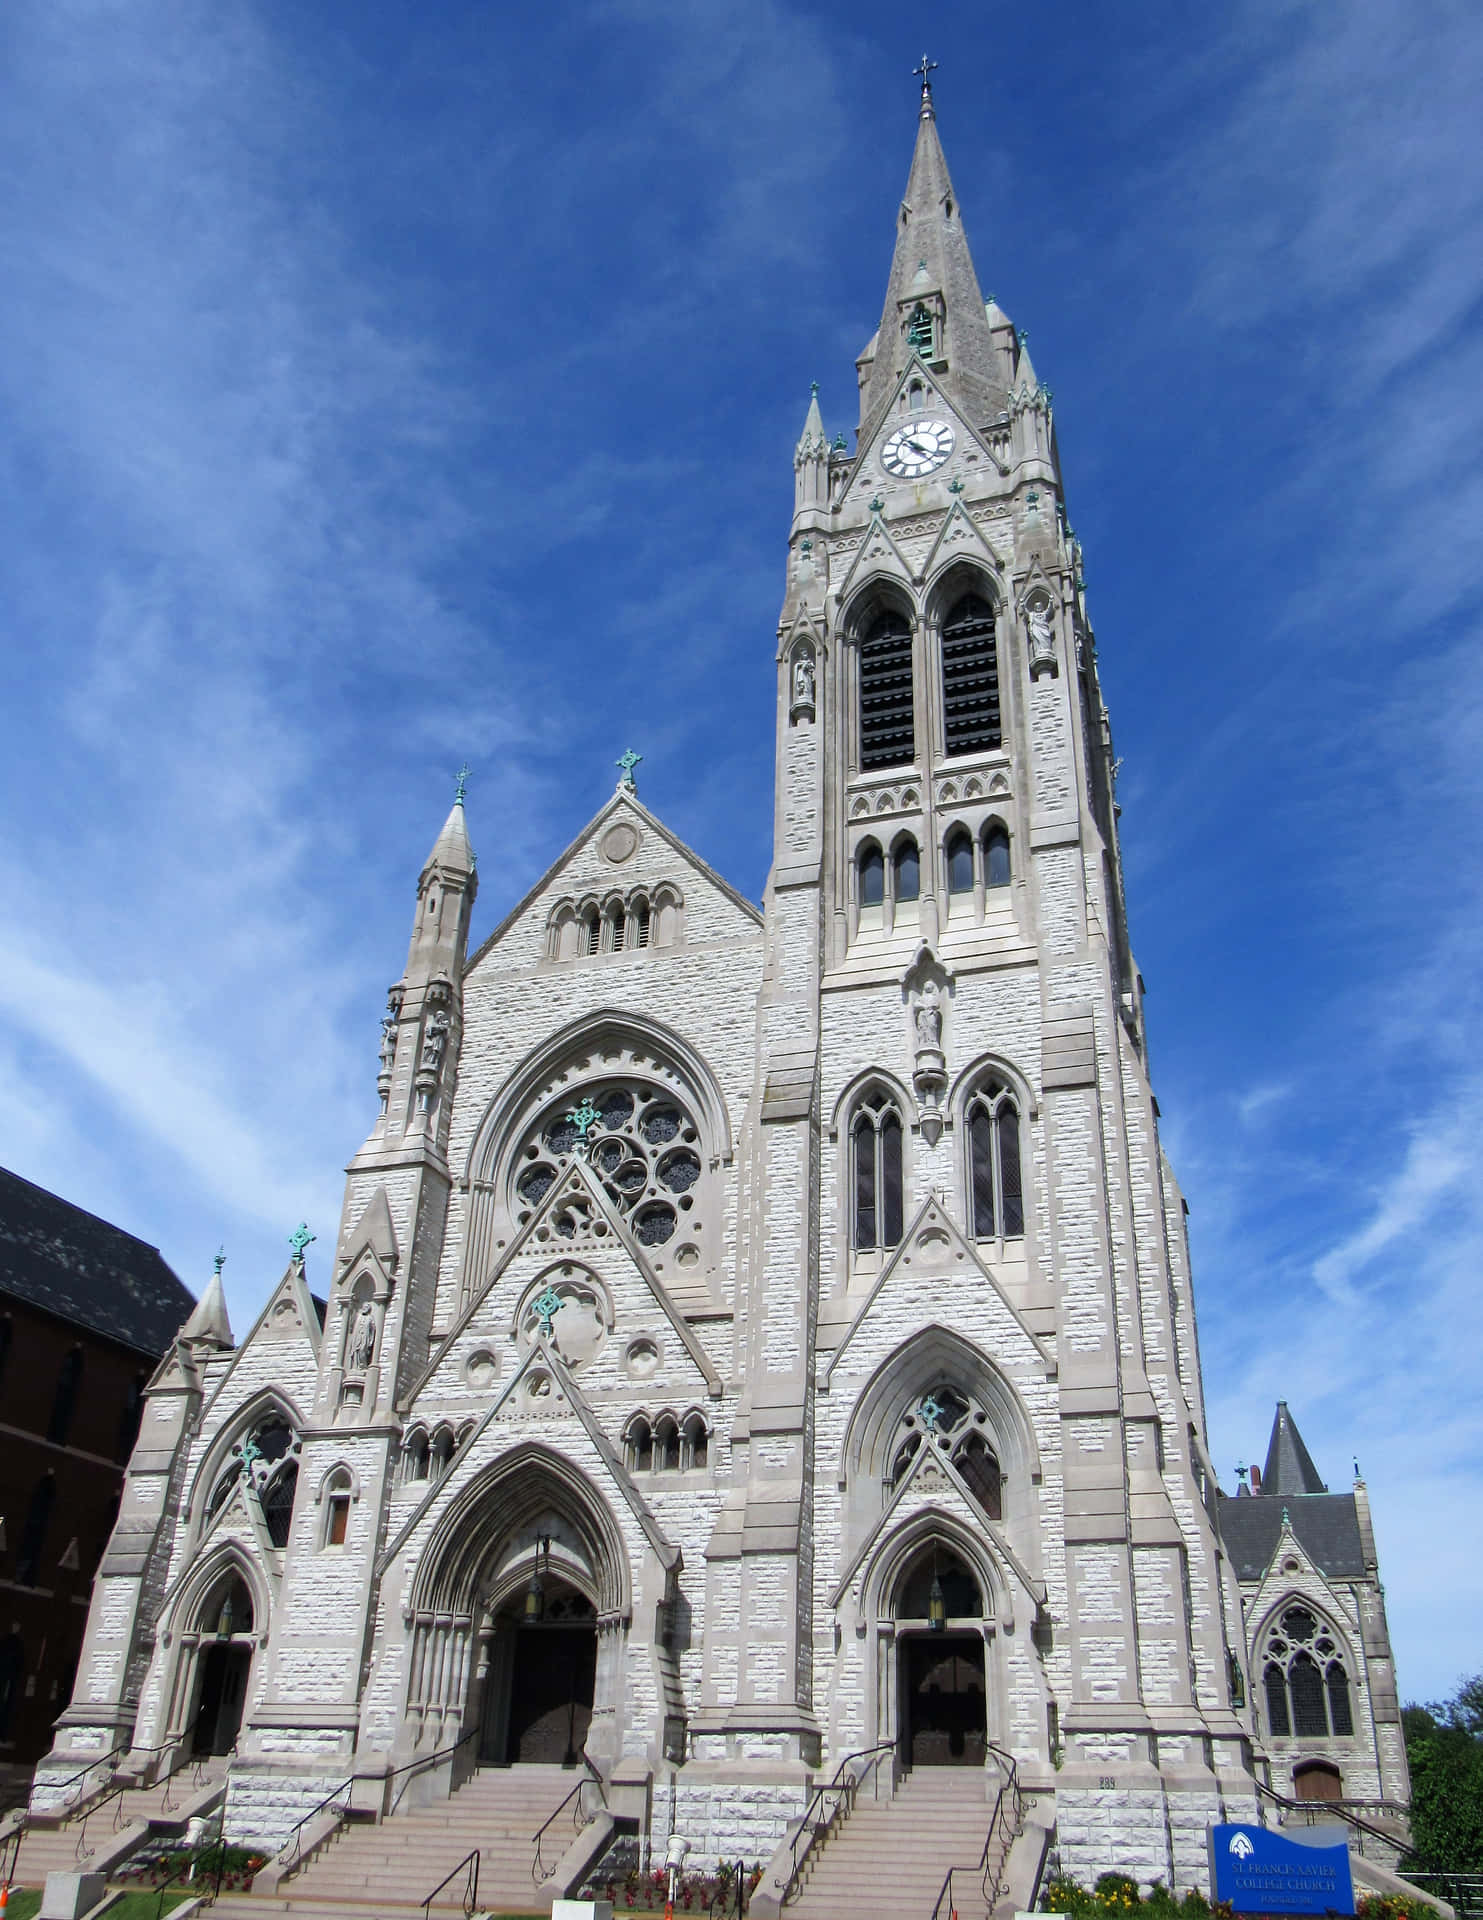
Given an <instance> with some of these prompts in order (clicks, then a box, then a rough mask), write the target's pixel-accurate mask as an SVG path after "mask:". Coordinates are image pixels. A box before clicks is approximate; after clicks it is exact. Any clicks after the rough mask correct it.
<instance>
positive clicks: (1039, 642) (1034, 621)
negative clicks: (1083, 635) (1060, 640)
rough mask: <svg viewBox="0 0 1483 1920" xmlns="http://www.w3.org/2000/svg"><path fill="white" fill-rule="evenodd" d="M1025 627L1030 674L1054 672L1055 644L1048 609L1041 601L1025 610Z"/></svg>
mask: <svg viewBox="0 0 1483 1920" xmlns="http://www.w3.org/2000/svg"><path fill="white" fill-rule="evenodd" d="M1025 626H1026V627H1027V629H1028V630H1029V635H1030V672H1031V673H1032V674H1039V673H1042V672H1044V671H1045V670H1046V669H1047V668H1049V670H1050V671H1051V672H1052V673H1054V672H1055V670H1056V642H1055V635H1054V634H1053V632H1052V631H1051V620H1050V608H1049V607H1048V606H1047V605H1046V603H1045V602H1044V601H1043V600H1037V601H1036V602H1035V603H1034V604H1033V606H1030V607H1027V608H1026V609H1025Z"/></svg>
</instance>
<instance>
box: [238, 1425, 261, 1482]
mask: <svg viewBox="0 0 1483 1920" xmlns="http://www.w3.org/2000/svg"><path fill="white" fill-rule="evenodd" d="M262 1457H263V1450H262V1448H261V1447H260V1446H259V1445H258V1443H257V1435H256V1434H255V1433H249V1434H248V1436H247V1438H246V1439H245V1440H244V1441H243V1442H242V1464H243V1466H244V1467H246V1469H247V1471H248V1472H249V1473H251V1472H252V1469H253V1468H254V1467H255V1466H256V1465H257V1463H258V1461H259V1460H261V1459H262Z"/></svg>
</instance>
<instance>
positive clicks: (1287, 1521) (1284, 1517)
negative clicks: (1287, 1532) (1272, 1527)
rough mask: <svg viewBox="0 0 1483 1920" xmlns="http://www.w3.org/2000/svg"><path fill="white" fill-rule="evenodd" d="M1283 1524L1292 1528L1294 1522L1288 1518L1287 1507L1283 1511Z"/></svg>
mask: <svg viewBox="0 0 1483 1920" xmlns="http://www.w3.org/2000/svg"><path fill="white" fill-rule="evenodd" d="M1282 1524H1283V1526H1285V1527H1290V1526H1291V1525H1292V1521H1291V1520H1290V1519H1289V1518H1288V1515H1287V1508H1286V1507H1284V1508H1283V1509H1282Z"/></svg>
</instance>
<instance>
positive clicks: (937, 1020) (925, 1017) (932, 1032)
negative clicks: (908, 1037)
mask: <svg viewBox="0 0 1483 1920" xmlns="http://www.w3.org/2000/svg"><path fill="white" fill-rule="evenodd" d="M929 991H930V990H929ZM912 1017H913V1019H914V1020H915V1022H916V1030H917V1052H918V1053H940V1052H941V1051H942V1008H941V1007H940V1006H939V1005H938V1003H937V996H936V994H935V993H932V994H931V997H930V998H928V997H927V995H925V994H924V995H923V997H922V998H921V999H920V1000H918V1002H917V1004H916V1007H915V1009H914V1010H913V1016H912Z"/></svg>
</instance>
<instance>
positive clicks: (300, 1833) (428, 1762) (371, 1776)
mask: <svg viewBox="0 0 1483 1920" xmlns="http://www.w3.org/2000/svg"><path fill="white" fill-rule="evenodd" d="M478 1731H479V1729H478V1728H477V1727H470V1729H469V1731H468V1732H467V1733H466V1734H464V1735H463V1737H462V1738H461V1739H459V1740H455V1741H454V1743H453V1745H452V1746H451V1747H443V1748H440V1750H439V1751H438V1752H437V1753H424V1754H422V1755H421V1756H420V1757H419V1758H418V1759H416V1760H406V1761H404V1762H403V1763H402V1765H401V1766H399V1767H393V1768H392V1770H391V1772H390V1773H352V1774H347V1776H346V1777H345V1779H343V1780H342V1781H341V1782H340V1784H339V1785H338V1786H337V1787H332V1788H331V1789H330V1791H329V1792H328V1793H327V1794H326V1795H325V1796H324V1798H323V1799H322V1800H321V1801H320V1802H319V1803H318V1804H317V1805H316V1806H312V1807H311V1808H310V1809H309V1811H308V1812H307V1813H306V1814H305V1815H304V1817H303V1818H302V1819H301V1820H296V1821H295V1822H294V1824H293V1826H292V1828H291V1829H290V1831H289V1836H288V1839H287V1840H285V1841H284V1843H283V1845H282V1846H281V1847H280V1848H279V1849H278V1852H277V1854H276V1855H275V1856H274V1857H275V1858H276V1859H279V1860H281V1859H282V1858H283V1856H284V1855H285V1854H286V1853H287V1852H288V1849H289V1843H290V1842H292V1844H293V1850H294V1851H293V1859H292V1860H291V1861H289V1862H288V1864H287V1865H286V1867H285V1868H284V1873H285V1876H287V1875H288V1874H290V1873H292V1872H293V1871H294V1869H295V1868H296V1867H297V1866H298V1864H299V1858H300V1853H301V1850H302V1847H303V1839H304V1829H305V1827H307V1826H308V1824H309V1822H310V1821H311V1820H313V1819H314V1818H315V1817H316V1816H317V1815H318V1814H321V1813H323V1812H324V1811H325V1809H326V1808H327V1807H329V1806H331V1805H332V1804H333V1803H334V1802H335V1801H336V1800H338V1799H339V1797H340V1795H341V1794H342V1793H344V1794H348V1793H349V1792H350V1791H351V1789H352V1788H353V1787H354V1786H355V1785H356V1783H357V1782H358V1781H362V1780H379V1781H380V1782H381V1785H382V1786H383V1788H384V1787H387V1786H389V1785H390V1784H391V1782H392V1781H393V1780H395V1779H396V1778H397V1777H398V1776H399V1775H400V1774H404V1773H405V1774H408V1775H411V1774H414V1773H420V1772H421V1771H422V1770H423V1769H424V1768H426V1767H431V1766H436V1764H437V1763H438V1761H439V1760H446V1759H448V1758H449V1756H450V1755H451V1754H455V1753H457V1752H458V1750H459V1748H460V1747H465V1746H467V1745H468V1743H469V1741H470V1740H472V1739H473V1738H474V1737H475V1735H476V1734H477V1733H478ZM411 1784H412V1783H411V1780H410V1778H409V1779H408V1781H407V1783H406V1785H404V1786H403V1787H402V1789H401V1792H400V1793H398V1795H397V1797H396V1799H395V1800H393V1801H392V1803H391V1805H390V1807H388V1808H387V1810H386V1816H385V1817H386V1818H387V1819H388V1820H389V1819H390V1818H391V1816H392V1814H394V1813H395V1812H396V1810H397V1808H398V1807H399V1806H400V1805H401V1801H402V1794H403V1793H405V1792H406V1791H407V1787H408V1786H410V1785H411ZM348 1806H349V1801H348V1800H347V1802H346V1807H348ZM342 1811H343V1809H342Z"/></svg>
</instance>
